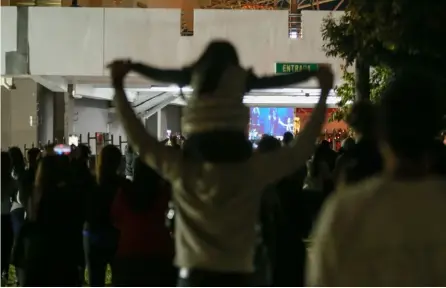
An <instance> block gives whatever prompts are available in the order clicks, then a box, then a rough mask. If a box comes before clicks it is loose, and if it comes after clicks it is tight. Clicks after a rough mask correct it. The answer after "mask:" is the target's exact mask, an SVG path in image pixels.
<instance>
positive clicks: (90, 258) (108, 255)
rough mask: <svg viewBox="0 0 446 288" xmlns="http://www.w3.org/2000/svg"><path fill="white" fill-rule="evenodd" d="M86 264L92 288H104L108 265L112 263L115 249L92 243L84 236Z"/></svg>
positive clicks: (89, 238)
mask: <svg viewBox="0 0 446 288" xmlns="http://www.w3.org/2000/svg"><path fill="white" fill-rule="evenodd" d="M84 253H85V262H86V267H87V270H88V282H89V285H90V286H91V287H104V286H105V277H106V271H107V265H108V264H111V263H112V260H113V257H114V253H115V248H114V247H108V246H107V245H102V244H101V243H98V242H95V241H92V239H91V237H89V236H84Z"/></svg>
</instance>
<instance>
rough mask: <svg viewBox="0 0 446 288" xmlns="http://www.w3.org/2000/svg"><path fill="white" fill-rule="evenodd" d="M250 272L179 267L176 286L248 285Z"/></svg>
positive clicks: (249, 283)
mask: <svg viewBox="0 0 446 288" xmlns="http://www.w3.org/2000/svg"><path fill="white" fill-rule="evenodd" d="M252 277H253V275H252V274H249V273H223V272H214V271H206V270H202V269H180V272H179V277H178V283H177V286H178V287H250V286H252V285H253V282H252Z"/></svg>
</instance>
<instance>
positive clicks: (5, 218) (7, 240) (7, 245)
mask: <svg viewBox="0 0 446 288" xmlns="http://www.w3.org/2000/svg"><path fill="white" fill-rule="evenodd" d="M1 219H2V220H1V221H2V223H1V224H2V227H1V232H2V234H1V237H2V239H1V242H2V251H1V255H2V256H1V258H2V263H1V268H2V275H5V276H6V278H7V277H8V275H9V262H10V257H11V250H12V244H13V242H14V235H13V231H12V223H11V215H9V214H2V218H1Z"/></svg>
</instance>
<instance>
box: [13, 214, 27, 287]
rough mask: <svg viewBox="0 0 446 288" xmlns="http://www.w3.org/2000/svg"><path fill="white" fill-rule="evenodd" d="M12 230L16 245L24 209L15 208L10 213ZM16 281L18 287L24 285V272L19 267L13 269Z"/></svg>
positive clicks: (23, 218) (23, 220) (23, 221)
mask: <svg viewBox="0 0 446 288" xmlns="http://www.w3.org/2000/svg"><path fill="white" fill-rule="evenodd" d="M11 221H12V230H13V231H14V242H15V243H16V244H15V245H17V239H18V237H19V233H20V230H21V229H22V227H23V224H24V223H25V208H17V209H14V210H13V211H11ZM15 273H16V279H17V282H18V284H19V285H21V286H23V283H24V279H25V276H24V271H23V269H22V268H21V267H18V266H16V267H15Z"/></svg>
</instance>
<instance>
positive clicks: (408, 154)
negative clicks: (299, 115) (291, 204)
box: [307, 69, 446, 287]
mask: <svg viewBox="0 0 446 288" xmlns="http://www.w3.org/2000/svg"><path fill="white" fill-rule="evenodd" d="M426 74H428V73H426V71H425V69H419V72H418V71H412V70H408V69H406V70H402V71H397V74H396V76H395V79H394V80H393V81H392V82H391V83H390V85H389V87H388V88H387V90H386V91H385V93H384V94H383V95H382V99H381V103H380V105H379V107H378V111H379V117H378V119H379V122H378V128H379V129H378V132H379V135H380V147H381V153H382V155H383V158H384V172H383V173H382V175H377V176H372V178H369V179H366V180H363V181H361V182H359V183H355V184H352V185H350V186H347V187H345V188H343V189H342V190H339V191H337V192H336V193H335V194H334V195H333V197H332V198H331V199H329V201H328V203H326V205H325V208H324V209H323V211H322V213H321V216H320V219H319V221H318V224H317V227H316V229H315V231H314V234H313V238H312V241H313V242H312V246H311V247H310V251H309V263H310V264H309V265H308V271H307V284H308V285H309V286H318V287H321V286H352V287H361V286H371V287H381V286H386V287H387V286H391V287H396V286H398V287H399V286H405V287H418V286H420V287H425V286H431V287H433V286H446V273H445V271H446V229H444V223H443V219H445V218H446V209H445V205H446V179H445V177H444V176H443V177H439V176H437V175H435V173H433V171H434V169H433V161H432V155H431V153H432V150H431V147H432V146H433V145H432V143H433V141H434V138H435V136H436V135H437V133H439V131H440V128H441V124H442V117H443V115H444V114H443V112H444V110H443V111H442V110H441V108H442V107H441V105H439V102H438V100H439V99H442V98H441V97H443V95H442V94H443V92H444V87H442V86H440V85H438V82H436V80H437V79H436V78H435V75H426ZM407 115H417V120H416V121H411V122H410V125H409V123H408V122H407V121H408V120H407V117H406V116H407Z"/></svg>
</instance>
